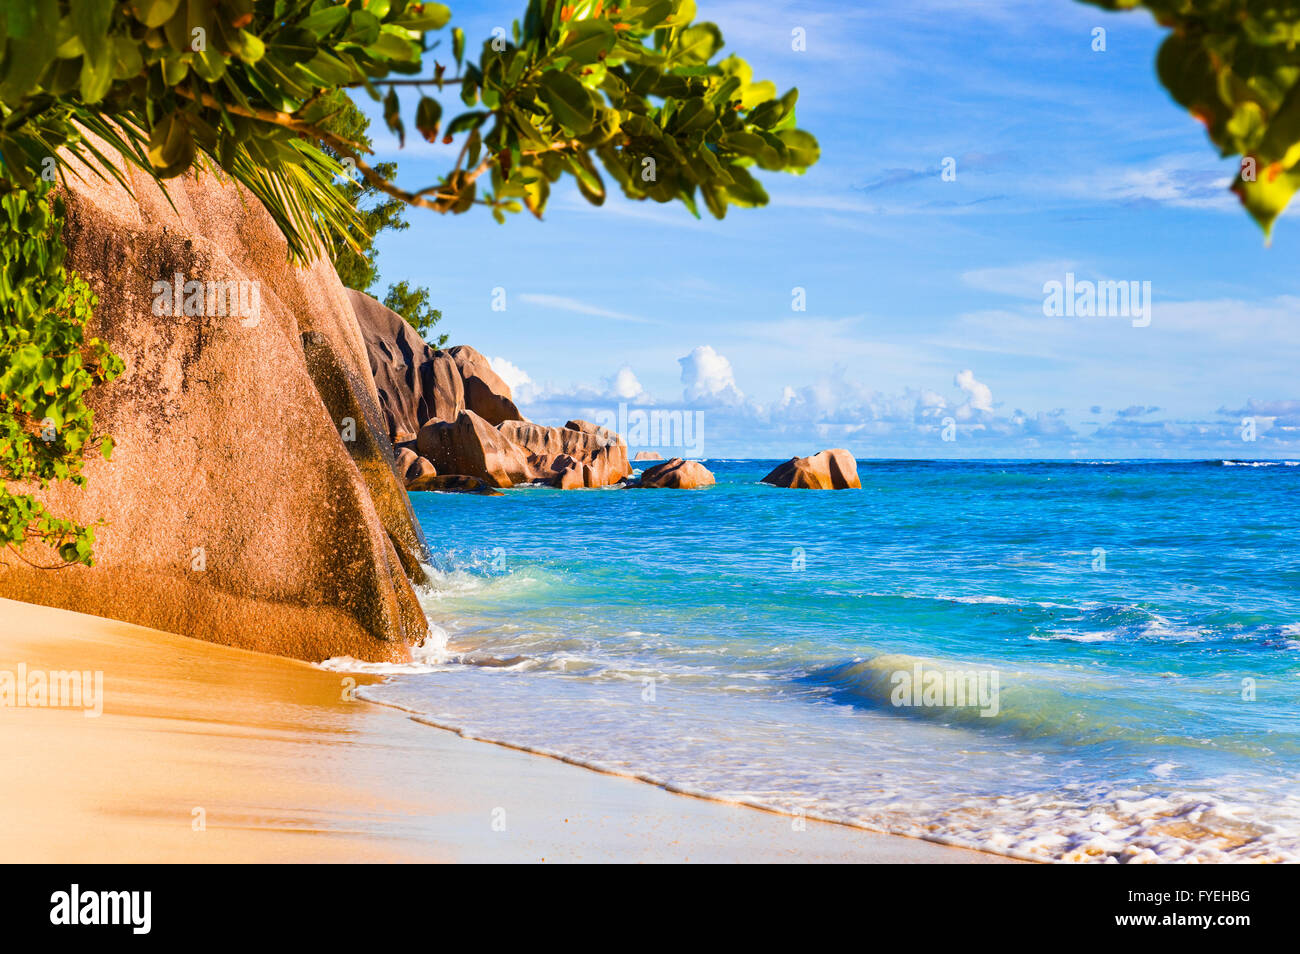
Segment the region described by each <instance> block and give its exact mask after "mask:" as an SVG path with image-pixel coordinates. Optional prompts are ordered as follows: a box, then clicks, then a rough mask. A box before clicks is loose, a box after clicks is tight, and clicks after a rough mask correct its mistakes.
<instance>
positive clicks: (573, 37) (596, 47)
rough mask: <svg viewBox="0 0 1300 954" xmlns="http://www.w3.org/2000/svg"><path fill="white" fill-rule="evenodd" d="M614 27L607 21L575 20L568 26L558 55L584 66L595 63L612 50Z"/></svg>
mask: <svg viewBox="0 0 1300 954" xmlns="http://www.w3.org/2000/svg"><path fill="white" fill-rule="evenodd" d="M614 39H615V35H614V27H613V25H612V24H611V23H610V22H609V21H608V20H577V21H575V22H573V23H571V24H570V25H569V30H568V32H567V33H566V34H565V39H564V40H563V41H562V42H561V44H560V53H561V54H562V55H564V56H568V57H572V58H573V61H574V62H575V63H581V64H583V65H584V66H585V65H588V64H591V63H597V62H599V61H600V60H602V59H604V58H605V56H607V55H608V54H609V51H610V50H612V49H613V48H614Z"/></svg>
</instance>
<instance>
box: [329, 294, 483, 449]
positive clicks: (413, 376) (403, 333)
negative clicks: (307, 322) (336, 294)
mask: <svg viewBox="0 0 1300 954" xmlns="http://www.w3.org/2000/svg"><path fill="white" fill-rule="evenodd" d="M347 295H348V299H349V300H350V301H351V302H352V307H353V309H354V310H355V311H356V314H357V321H358V323H359V324H360V326H361V334H362V337H363V338H364V340H365V344H366V354H367V357H368V359H369V363H370V370H371V373H372V374H373V375H374V378H375V386H376V388H377V389H378V392H379V403H380V406H381V407H382V408H383V412H384V418H385V421H386V423H387V425H388V436H389V439H390V440H391V441H392V442H393V443H394V444H400V443H403V442H406V441H413V440H415V435H416V434H417V433H419V430H420V426H421V425H422V424H424V423H425V422H426V421H430V420H439V421H454V420H456V415H458V414H460V412H461V411H463V410H464V409H465V407H466V404H465V386H464V382H463V380H462V378H461V373H460V367H459V365H458V364H457V363H456V361H455V359H454V358H453V357H452V356H451V355H450V354H449V353H448V352H446V351H437V350H435V349H433V348H431V347H429V345H428V344H426V343H425V341H424V339H423V338H421V337H420V335H419V334H418V333H417V332H416V330H415V329H414V328H412V327H411V326H410V325H409V324H408V323H407V322H406V320H405V319H404V318H402V316H401V315H399V314H397V312H395V311H393V310H392V309H390V308H387V307H385V306H384V305H382V304H380V303H379V302H377V301H375V299H373V298H371V297H370V296H369V295H367V294H364V293H363V292H359V291H354V290H353V289H351V288H349V289H347ZM476 353H477V352H476Z"/></svg>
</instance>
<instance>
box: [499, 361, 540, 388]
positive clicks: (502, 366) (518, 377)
mask: <svg viewBox="0 0 1300 954" xmlns="http://www.w3.org/2000/svg"><path fill="white" fill-rule="evenodd" d="M488 365H489V366H490V367H491V368H492V370H493V371H495V372H496V373H497V376H498V377H500V378H501V380H502V381H504V382H505V383H506V384H507V385H509V387H510V390H511V391H517V390H518V389H519V388H522V387H523V386H524V385H526V384H532V383H533V379H532V378H530V377H529V376H528V372H527V371H525V370H524V369H523V368H521V367H519V366H518V365H517V364H514V363H513V362H511V361H509V360H507V359H505V358H499V357H498V358H488Z"/></svg>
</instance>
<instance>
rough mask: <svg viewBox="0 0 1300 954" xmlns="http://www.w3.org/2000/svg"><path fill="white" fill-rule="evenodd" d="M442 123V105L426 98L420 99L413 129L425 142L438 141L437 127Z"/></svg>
mask: <svg viewBox="0 0 1300 954" xmlns="http://www.w3.org/2000/svg"><path fill="white" fill-rule="evenodd" d="M441 122H442V104H441V103H440V102H438V101H437V100H436V99H432V98H431V97H428V96H422V97H420V105H419V106H417V107H416V110H415V128H416V129H418V130H419V131H420V135H421V136H423V137H424V138H425V141H426V142H436V141H437V140H438V126H439V124H440V123H441Z"/></svg>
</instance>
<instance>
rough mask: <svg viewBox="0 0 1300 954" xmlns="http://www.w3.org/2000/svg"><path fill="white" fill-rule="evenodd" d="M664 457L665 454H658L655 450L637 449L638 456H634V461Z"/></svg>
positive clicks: (661, 458)
mask: <svg viewBox="0 0 1300 954" xmlns="http://www.w3.org/2000/svg"><path fill="white" fill-rule="evenodd" d="M663 459H664V455H663V454H657V453H655V452H654V451H637V452H636V456H635V457H633V458H632V462H633V463H636V462H637V461H642V460H663Z"/></svg>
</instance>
